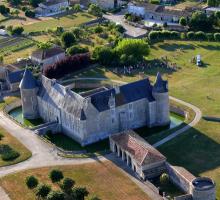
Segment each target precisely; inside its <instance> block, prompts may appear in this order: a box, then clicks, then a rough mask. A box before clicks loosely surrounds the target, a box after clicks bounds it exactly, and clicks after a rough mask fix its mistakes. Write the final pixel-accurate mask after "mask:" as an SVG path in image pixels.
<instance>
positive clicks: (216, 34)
mask: <svg viewBox="0 0 220 200" xmlns="http://www.w3.org/2000/svg"><path fill="white" fill-rule="evenodd" d="M214 39H215V41H217V42H220V33H215V34H214Z"/></svg>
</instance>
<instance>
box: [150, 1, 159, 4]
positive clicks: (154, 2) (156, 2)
mask: <svg viewBox="0 0 220 200" xmlns="http://www.w3.org/2000/svg"><path fill="white" fill-rule="evenodd" d="M150 3H152V4H157V5H159V4H160V0H150Z"/></svg>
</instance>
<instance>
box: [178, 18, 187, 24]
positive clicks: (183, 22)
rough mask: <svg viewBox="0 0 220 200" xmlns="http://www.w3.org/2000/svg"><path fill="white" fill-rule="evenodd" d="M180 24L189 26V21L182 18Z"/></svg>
mask: <svg viewBox="0 0 220 200" xmlns="http://www.w3.org/2000/svg"><path fill="white" fill-rule="evenodd" d="M179 24H180V25H182V26H186V25H187V20H186V18H185V17H181V18H180V21H179Z"/></svg>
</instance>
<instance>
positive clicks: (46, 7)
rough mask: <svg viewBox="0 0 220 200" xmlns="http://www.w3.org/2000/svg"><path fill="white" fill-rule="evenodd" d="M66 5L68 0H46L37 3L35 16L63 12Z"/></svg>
mask: <svg viewBox="0 0 220 200" xmlns="http://www.w3.org/2000/svg"><path fill="white" fill-rule="evenodd" d="M68 7H69V1H68V0H46V2H42V3H40V4H39V5H38V7H37V8H36V9H35V12H36V15H37V16H51V15H55V14H60V13H62V12H65V11H66V8H68Z"/></svg>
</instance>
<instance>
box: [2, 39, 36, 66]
mask: <svg viewBox="0 0 220 200" xmlns="http://www.w3.org/2000/svg"><path fill="white" fill-rule="evenodd" d="M34 49H36V46H35V42H34V41H32V40H30V39H26V38H23V37H0V56H3V57H4V63H5V64H8V63H13V62H16V59H17V58H21V57H28V56H29V55H30V54H31V52H32V51H33V50H34Z"/></svg>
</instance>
